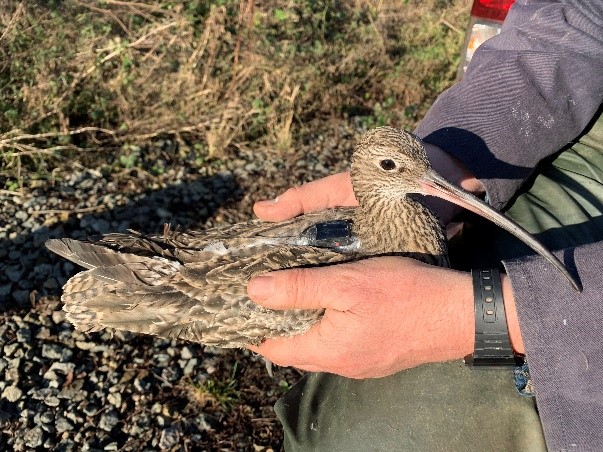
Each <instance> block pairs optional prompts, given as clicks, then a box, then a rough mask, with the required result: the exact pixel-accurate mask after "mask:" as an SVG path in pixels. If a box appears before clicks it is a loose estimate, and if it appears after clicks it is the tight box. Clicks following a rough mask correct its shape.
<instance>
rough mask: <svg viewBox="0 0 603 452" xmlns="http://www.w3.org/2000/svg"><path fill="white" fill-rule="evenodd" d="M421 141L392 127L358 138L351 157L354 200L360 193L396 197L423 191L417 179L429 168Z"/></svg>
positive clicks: (382, 128)
mask: <svg viewBox="0 0 603 452" xmlns="http://www.w3.org/2000/svg"><path fill="white" fill-rule="evenodd" d="M429 169H430V166H429V161H428V160H427V155H426V154H425V148H424V147H423V144H422V143H421V140H420V139H419V138H418V137H416V136H414V135H412V134H411V133H408V132H403V131H401V130H398V129H394V128H393V127H378V128H376V129H373V130H370V131H369V132H367V133H366V134H364V135H363V136H362V138H361V139H360V140H359V141H358V143H357V145H356V148H355V150H354V154H353V157H352V168H351V175H352V185H353V186H354V192H355V194H356V197H357V198H358V200H359V201H360V202H361V203H362V199H363V197H364V196H379V197H381V198H385V199H400V198H403V197H404V196H405V195H406V194H408V193H423V189H422V187H421V185H420V184H419V181H420V180H421V179H422V178H423V177H424V176H425V174H426V173H427V172H428V171H429Z"/></svg>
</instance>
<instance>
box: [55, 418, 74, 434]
mask: <svg viewBox="0 0 603 452" xmlns="http://www.w3.org/2000/svg"><path fill="white" fill-rule="evenodd" d="M54 425H55V427H56V429H57V432H58V433H63V432H68V431H70V430H73V424H72V423H71V422H69V421H68V420H67V419H65V418H64V417H62V416H61V417H57V419H56V422H55V424H54Z"/></svg>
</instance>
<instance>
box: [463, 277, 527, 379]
mask: <svg viewBox="0 0 603 452" xmlns="http://www.w3.org/2000/svg"><path fill="white" fill-rule="evenodd" d="M471 275H472V276H473V296H474V303H475V351H474V352H473V353H472V354H471V355H468V356H466V357H465V364H466V365H467V366H469V367H475V368H493V367H495V368H496V367H504V366H520V365H522V364H523V357H522V356H518V355H515V354H514V353H513V348H512V347H511V340H510V338H509V329H508V327H507V317H506V315H505V304H504V300H503V296H502V286H501V282H500V272H499V271H498V269H495V268H490V269H486V270H472V271H471Z"/></svg>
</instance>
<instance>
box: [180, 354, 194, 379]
mask: <svg viewBox="0 0 603 452" xmlns="http://www.w3.org/2000/svg"><path fill="white" fill-rule="evenodd" d="M195 367H197V358H193V359H189V360H188V362H187V363H186V366H184V369H182V373H183V374H184V375H191V374H192V373H193V372H194V371H195Z"/></svg>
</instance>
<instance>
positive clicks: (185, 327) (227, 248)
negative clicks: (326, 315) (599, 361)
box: [46, 127, 581, 347]
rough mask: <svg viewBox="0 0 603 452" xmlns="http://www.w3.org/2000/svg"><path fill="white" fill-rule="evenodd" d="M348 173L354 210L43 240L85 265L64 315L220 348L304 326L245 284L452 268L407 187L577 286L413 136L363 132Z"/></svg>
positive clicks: (313, 314) (433, 220)
mask: <svg viewBox="0 0 603 452" xmlns="http://www.w3.org/2000/svg"><path fill="white" fill-rule="evenodd" d="M351 177H352V185H353V188H354V193H355V195H356V198H357V200H358V202H359V207H354V208H335V209H330V210H326V211H323V212H318V213H311V214H306V215H302V216H299V217H296V218H293V219H291V220H289V221H284V222H281V223H266V222H262V221H259V220H254V221H250V222H246V223H239V224H235V225H232V226H228V227H224V228H216V229H210V230H207V231H187V232H178V231H172V230H169V228H166V230H165V231H164V232H163V234H157V235H142V234H138V233H136V232H131V233H129V234H107V235H104V236H103V237H101V238H100V239H99V240H97V241H95V242H93V243H91V242H81V241H76V240H72V239H55V240H49V241H48V242H46V246H47V247H48V248H49V249H50V250H51V251H53V252H55V253H57V254H59V255H61V256H63V257H65V258H67V259H69V260H71V261H73V262H75V263H76V264H79V265H81V266H83V267H85V268H86V269H87V270H85V271H83V272H81V273H79V274H77V275H75V276H74V277H72V278H71V279H70V280H69V281H68V282H67V283H66V285H65V287H64V293H63V295H62V301H63V302H64V310H65V311H66V312H67V319H68V320H69V321H71V322H72V323H73V324H74V325H75V327H76V328H77V329H78V330H81V331H88V332H92V331H98V330H100V329H102V328H105V327H111V328H116V329H120V330H127V331H132V332H138V333H146V334H153V335H158V336H164V337H169V338H183V339H187V340H190V341H195V342H202V343H204V344H209V345H215V346H219V347H244V346H246V345H247V344H253V345H259V344H260V343H261V342H262V341H263V340H264V339H267V338H273V337H279V336H292V335H296V334H301V333H304V332H305V331H307V330H308V329H309V328H310V327H311V326H312V325H313V324H314V323H316V322H317V321H318V320H320V318H321V316H322V314H323V311H322V310H285V311H275V310H270V309H265V308H263V307H261V306H259V305H257V304H255V303H254V302H253V301H251V300H250V299H249V298H248V297H247V292H246V286H247V282H248V281H249V280H250V279H251V278H252V277H253V276H256V275H258V274H261V273H265V272H269V271H273V270H278V269H284V268H292V267H300V266H317V265H331V264H336V263H339V262H344V261H350V260H355V259H363V258H367V257H371V256H377V255H386V254H387V255H392V254H394V255H402V256H410V257H413V258H415V259H418V260H421V261H423V262H427V263H430V264H434V265H440V266H448V257H447V244H446V238H445V235H444V229H443V227H442V225H441V223H440V221H439V220H438V218H437V217H436V215H435V214H434V213H433V212H432V211H431V210H429V209H428V208H427V207H426V206H425V205H424V204H422V203H421V202H420V200H419V199H418V198H417V197H414V196H413V194H427V195H434V196H438V197H440V198H444V199H447V200H449V201H451V202H453V203H455V204H458V205H460V206H462V207H464V208H467V209H469V210H471V211H473V212H475V213H477V214H479V215H481V216H483V217H485V218H487V219H489V220H491V221H493V222H494V223H496V224H497V225H499V226H500V227H502V228H504V229H506V230H507V231H509V232H511V233H512V234H514V235H515V236H516V237H518V238H519V239H521V240H522V241H524V242H525V243H526V244H527V245H529V246H530V247H532V248H533V249H534V250H535V251H537V252H538V253H539V254H540V255H542V256H543V257H545V258H546V259H547V260H548V261H549V262H550V264H551V265H552V266H553V267H554V268H556V269H557V270H558V271H559V272H561V273H562V274H563V275H564V276H565V277H566V278H567V279H568V281H569V282H570V283H571V284H572V286H573V287H574V288H575V289H576V290H581V288H580V286H579V283H578V282H577V281H576V280H575V279H574V278H573V276H572V275H571V274H570V273H569V272H568V271H567V270H566V268H565V267H564V266H563V264H561V262H560V261H559V260H558V259H557V258H556V257H555V256H553V255H552V254H551V253H550V252H549V251H548V250H546V249H545V248H544V247H543V246H542V245H541V244H540V243H539V242H537V241H536V240H535V239H534V238H533V237H532V236H531V235H530V234H529V233H528V232H526V231H525V230H524V229H523V228H521V227H520V226H519V225H517V224H516V223H514V222H513V221H512V220H510V219H508V218H506V217H504V216H503V215H501V214H500V213H498V212H497V211H495V210H494V209H492V208H491V207H489V206H488V205H487V204H485V203H484V202H482V201H481V200H479V199H478V198H476V197H474V196H473V195H471V194H469V193H467V192H465V191H463V190H461V189H459V188H457V187H455V186H453V185H452V184H450V183H449V182H447V181H446V180H445V179H444V178H442V177H441V176H440V175H438V174H437V173H436V172H435V171H434V170H433V169H431V167H430V165H429V162H428V160H427V157H426V154H425V149H424V147H423V145H422V143H421V140H420V139H419V138H417V137H415V136H414V135H412V134H410V133H406V132H402V131H399V130H397V129H393V128H390V127H382V128H377V129H374V130H372V131H370V132H368V133H366V134H365V135H364V136H363V137H362V138H361V139H360V140H359V142H358V144H357V145H356V148H355V150H354V153H353V159H352V165H351Z"/></svg>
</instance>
